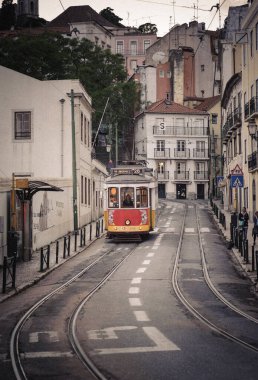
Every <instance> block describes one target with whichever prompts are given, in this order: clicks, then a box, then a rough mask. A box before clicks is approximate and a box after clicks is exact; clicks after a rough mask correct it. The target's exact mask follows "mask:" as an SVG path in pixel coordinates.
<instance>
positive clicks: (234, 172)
mask: <svg viewBox="0 0 258 380" xmlns="http://www.w3.org/2000/svg"><path fill="white" fill-rule="evenodd" d="M231 174H232V175H238V174H240V175H243V171H242V169H241V168H240V166H239V165H238V164H237V165H236V166H235V167H234V169H233V170H231Z"/></svg>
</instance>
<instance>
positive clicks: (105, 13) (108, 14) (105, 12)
mask: <svg viewBox="0 0 258 380" xmlns="http://www.w3.org/2000/svg"><path fill="white" fill-rule="evenodd" d="M113 10H114V9H112V8H110V7H107V8H105V9H102V11H100V12H99V14H100V15H101V16H102V17H104V18H105V19H106V20H108V21H110V22H111V23H112V24H114V25H117V26H123V25H122V24H120V21H122V20H123V19H122V18H120V17H119V16H117V15H116V14H115V13H114V12H113Z"/></svg>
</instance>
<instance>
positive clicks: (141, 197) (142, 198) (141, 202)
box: [136, 187, 148, 208]
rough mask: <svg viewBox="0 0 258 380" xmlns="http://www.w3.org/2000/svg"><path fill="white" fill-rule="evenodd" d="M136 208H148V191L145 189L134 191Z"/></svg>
mask: <svg viewBox="0 0 258 380" xmlns="http://www.w3.org/2000/svg"><path fill="white" fill-rule="evenodd" d="M136 207H137V208H139V207H148V189H147V188H146V187H138V188H137V189H136Z"/></svg>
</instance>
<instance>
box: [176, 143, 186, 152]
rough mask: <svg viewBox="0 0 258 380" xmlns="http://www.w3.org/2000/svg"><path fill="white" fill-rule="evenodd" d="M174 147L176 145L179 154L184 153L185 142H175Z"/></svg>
mask: <svg viewBox="0 0 258 380" xmlns="http://www.w3.org/2000/svg"><path fill="white" fill-rule="evenodd" d="M176 145H177V150H178V151H180V152H184V151H185V141H184V140H177V142H176Z"/></svg>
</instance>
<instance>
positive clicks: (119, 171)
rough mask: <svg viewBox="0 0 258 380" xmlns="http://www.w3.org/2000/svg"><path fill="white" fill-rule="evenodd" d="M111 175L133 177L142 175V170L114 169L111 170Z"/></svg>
mask: <svg viewBox="0 0 258 380" xmlns="http://www.w3.org/2000/svg"><path fill="white" fill-rule="evenodd" d="M112 174H113V175H127V174H128V175H133V174H137V175H139V174H144V168H115V169H112Z"/></svg>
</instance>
